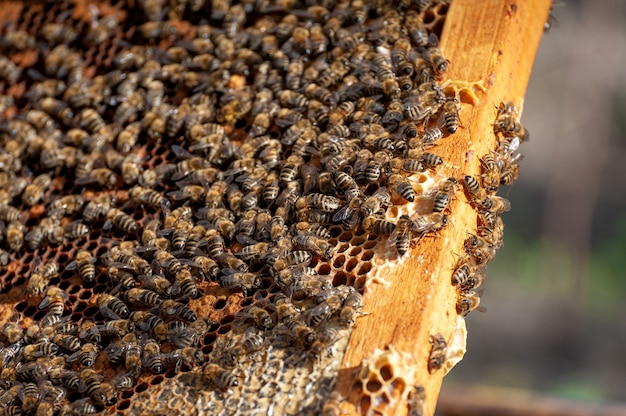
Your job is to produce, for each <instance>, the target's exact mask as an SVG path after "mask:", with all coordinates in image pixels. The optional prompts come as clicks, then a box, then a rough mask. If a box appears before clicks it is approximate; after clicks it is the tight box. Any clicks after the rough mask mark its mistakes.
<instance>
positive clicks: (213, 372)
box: [202, 363, 239, 390]
mask: <svg viewBox="0 0 626 416" xmlns="http://www.w3.org/2000/svg"><path fill="white" fill-rule="evenodd" d="M202 375H203V377H204V379H205V380H206V381H207V382H208V383H209V384H210V385H212V386H213V387H215V388H216V389H218V390H228V389H230V388H233V387H237V386H239V380H237V378H236V377H235V376H234V375H233V374H231V373H230V372H228V371H227V370H224V369H223V368H222V367H220V366H219V365H217V364H212V363H206V364H204V365H203V366H202Z"/></svg>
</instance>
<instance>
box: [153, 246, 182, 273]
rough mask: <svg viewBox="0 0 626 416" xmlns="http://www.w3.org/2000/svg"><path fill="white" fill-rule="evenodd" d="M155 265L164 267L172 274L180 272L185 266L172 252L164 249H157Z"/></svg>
mask: <svg viewBox="0 0 626 416" xmlns="http://www.w3.org/2000/svg"><path fill="white" fill-rule="evenodd" d="M153 267H156V268H157V271H158V270H159V269H164V270H166V271H167V272H168V273H170V274H172V275H176V274H178V273H179V272H180V271H181V270H183V268H184V266H183V264H182V263H181V262H180V260H178V259H177V258H176V257H175V256H174V255H173V254H172V253H170V252H168V251H164V250H157V251H156V252H155V253H154V261H153Z"/></svg>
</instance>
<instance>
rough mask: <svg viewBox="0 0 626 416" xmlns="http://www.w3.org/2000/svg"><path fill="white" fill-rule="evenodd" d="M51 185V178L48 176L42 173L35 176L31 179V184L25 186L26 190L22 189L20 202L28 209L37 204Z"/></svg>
mask: <svg viewBox="0 0 626 416" xmlns="http://www.w3.org/2000/svg"><path fill="white" fill-rule="evenodd" d="M51 183H52V178H51V177H50V175H48V174H45V173H44V174H42V175H39V176H37V177H36V178H35V179H33V182H32V183H30V184H29V185H28V186H26V189H24V193H23V194H22V201H23V202H24V203H25V204H26V205H28V206H29V207H32V206H33V205H35V204H37V203H39V201H41V199H42V198H43V195H44V193H45V192H46V190H47V189H48V188H49V187H50V184H51Z"/></svg>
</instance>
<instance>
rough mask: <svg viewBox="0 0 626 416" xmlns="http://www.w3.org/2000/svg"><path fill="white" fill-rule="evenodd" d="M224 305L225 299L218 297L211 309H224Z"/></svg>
mask: <svg viewBox="0 0 626 416" xmlns="http://www.w3.org/2000/svg"><path fill="white" fill-rule="evenodd" d="M225 307H226V299H218V300H216V301H215V303H214V304H213V309H217V310H219V309H224V308H225Z"/></svg>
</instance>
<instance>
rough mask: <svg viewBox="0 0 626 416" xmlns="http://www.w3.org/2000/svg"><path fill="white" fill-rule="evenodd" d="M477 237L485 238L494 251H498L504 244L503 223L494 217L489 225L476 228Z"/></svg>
mask: <svg viewBox="0 0 626 416" xmlns="http://www.w3.org/2000/svg"><path fill="white" fill-rule="evenodd" d="M478 235H479V236H481V237H483V238H485V239H486V240H487V241H488V242H489V244H491V245H492V246H493V248H494V249H496V250H497V249H499V248H500V247H502V245H503V244H504V222H503V221H502V218H501V217H499V216H496V217H495V219H494V220H493V222H492V223H491V224H489V225H482V226H480V227H478Z"/></svg>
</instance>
